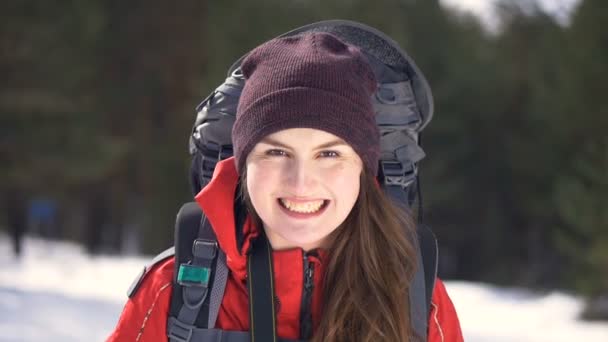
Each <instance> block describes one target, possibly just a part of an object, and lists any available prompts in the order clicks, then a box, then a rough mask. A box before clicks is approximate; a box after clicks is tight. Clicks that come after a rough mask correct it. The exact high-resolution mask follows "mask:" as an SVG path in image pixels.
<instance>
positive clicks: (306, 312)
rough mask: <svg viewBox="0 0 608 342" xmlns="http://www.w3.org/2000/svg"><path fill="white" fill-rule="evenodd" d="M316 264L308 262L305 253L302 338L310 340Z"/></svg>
mask: <svg viewBox="0 0 608 342" xmlns="http://www.w3.org/2000/svg"><path fill="white" fill-rule="evenodd" d="M314 274H315V264H314V263H312V262H310V261H309V260H308V255H307V253H304V288H303V291H302V305H301V307H300V308H301V309H300V338H301V339H304V340H309V339H310V338H311V337H312V310H311V302H312V290H313V288H314V278H313V277H314Z"/></svg>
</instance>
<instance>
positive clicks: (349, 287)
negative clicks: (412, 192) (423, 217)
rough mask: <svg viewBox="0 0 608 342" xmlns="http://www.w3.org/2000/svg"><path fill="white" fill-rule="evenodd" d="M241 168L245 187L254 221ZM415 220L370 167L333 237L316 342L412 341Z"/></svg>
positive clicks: (244, 190)
mask: <svg viewBox="0 0 608 342" xmlns="http://www.w3.org/2000/svg"><path fill="white" fill-rule="evenodd" d="M245 179H246V175H245V172H243V173H242V180H241V184H242V186H241V191H242V192H243V194H242V195H243V197H244V199H245V201H246V203H247V207H248V208H249V210H250V213H251V214H252V215H253V217H254V221H257V222H260V221H259V216H258V215H257V213H255V211H253V206H252V205H251V203H250V202H249V198H248V196H247V191H246V185H245V184H247V183H246V181H245ZM414 241H416V240H415V225H414V223H413V221H412V219H411V215H409V214H408V213H407V212H406V211H405V210H403V209H402V208H398V207H396V206H395V205H394V204H393V202H392V201H391V200H390V199H389V198H388V197H387V196H386V195H385V194H384V193H383V191H382V189H380V187H379V186H378V184H377V183H376V178H375V177H374V176H371V175H370V174H369V173H368V172H366V171H365V170H364V171H363V172H362V173H361V187H360V191H359V196H358V198H357V201H356V203H355V205H354V207H353V209H352V210H351V212H350V214H349V215H348V217H347V218H346V220H345V221H344V222H343V223H342V224H341V225H340V227H338V228H337V229H336V230H335V231H334V232H333V233H332V234H331V236H330V243H329V247H328V251H329V257H328V260H324V262H325V263H327V266H326V273H325V275H324V281H323V307H322V313H321V320H320V322H319V326H318V327H317V329H316V331H315V334H314V337H313V338H312V340H311V341H312V342H320V341H324V342H326V341H331V342H342V341H364V342H371V341H374V342H376V341H390V342H395V341H399V342H401V341H411V340H412V334H413V330H412V327H411V324H410V311H409V286H410V282H411V279H412V278H413V275H414V271H415V267H416V264H417V260H416V255H417V254H416V246H415V245H414Z"/></svg>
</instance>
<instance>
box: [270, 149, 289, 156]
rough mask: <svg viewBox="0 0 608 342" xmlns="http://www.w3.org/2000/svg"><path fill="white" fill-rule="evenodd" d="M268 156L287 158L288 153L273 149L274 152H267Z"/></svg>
mask: <svg viewBox="0 0 608 342" xmlns="http://www.w3.org/2000/svg"><path fill="white" fill-rule="evenodd" d="M266 155H267V156H271V157H281V156H286V155H287V152H285V151H283V150H279V149H272V150H268V151H266Z"/></svg>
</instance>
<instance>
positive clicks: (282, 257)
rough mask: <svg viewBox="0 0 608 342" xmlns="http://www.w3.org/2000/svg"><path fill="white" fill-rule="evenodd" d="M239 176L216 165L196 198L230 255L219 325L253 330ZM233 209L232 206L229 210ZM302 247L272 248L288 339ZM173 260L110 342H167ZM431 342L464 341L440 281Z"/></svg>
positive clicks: (317, 275)
mask: <svg viewBox="0 0 608 342" xmlns="http://www.w3.org/2000/svg"><path fill="white" fill-rule="evenodd" d="M237 181H238V174H237V172H236V168H235V166H234V159H233V158H230V159H227V160H225V161H222V162H220V163H218V165H217V167H216V169H215V173H214V175H213V179H212V181H211V182H210V183H209V185H207V186H206V187H205V188H204V189H203V190H202V191H201V192H200V193H199V194H198V195H197V196H196V201H197V202H198V204H199V205H200V206H201V208H202V209H203V211H204V212H205V214H206V216H207V218H208V219H209V221H210V223H211V225H212V227H213V229H214V231H215V234H216V236H217V238H218V243H219V246H220V248H221V249H222V250H223V251H224V253H226V263H227V265H228V268H229V269H230V271H231V272H230V275H229V277H228V281H227V284H226V290H225V294H224V299H223V301H222V304H221V307H220V310H219V314H218V318H217V323H216V328H219V329H223V330H237V331H248V330H249V313H248V311H249V300H248V295H247V292H248V291H247V286H246V283H245V275H246V274H247V272H246V261H247V259H246V254H245V253H244V251H246V250H247V248H248V246H249V243H250V241H251V239H252V238H253V237H255V236H256V235H257V234H256V232H255V229H253V227H252V225H251V224H250V223H249V220H247V222H246V223H245V225H244V228H243V233H244V236H245V237H246V238H245V243H244V244H243V246H242V248H241V249H240V250H239V248H238V247H237V240H236V229H235V223H234V213H233V210H232V208H233V200H234V197H233V196H234V192H235V190H236V186H237ZM227 208H229V209H227ZM303 253H304V252H303V250H302V249H299V248H294V249H290V250H281V251H273V262H274V263H273V266H274V279H275V292H276V295H277V297H278V302H279V305H278V307H279V309H278V313H277V333H278V335H279V337H281V338H286V339H297V338H299V332H300V305H301V297H302V292H303V291H302V287H303V282H304V281H303V269H304V265H303V257H304V254H303ZM307 257H308V260H309V261H310V262H312V263H314V264H315V272H314V276H313V277H314V282H315V285H314V289H321V288H322V286H321V275H322V274H323V269H324V264H323V262H322V259H323V258H322V257H313V256H307ZM173 266H174V259H173V258H170V259H167V260H165V261H164V262H162V263H160V264H158V265H156V266H154V268H153V269H152V270H151V271H150V272H149V273H148V274H147V275H146V276H145V278H144V279H143V281H142V284H141V286H140V288H139V290H138V291H137V293H136V294H135V295H134V296H133V297H132V298H130V299H129V300H128V302H127V304H126V305H125V307H124V309H123V312H122V315H121V316H120V320H119V321H118V325H117V326H116V329H115V330H114V332H113V333H112V335H111V336H110V337H109V339H108V341H117V342H123V341H124V342H126V341H142V342H153V341H167V331H166V327H167V317H168V315H169V309H170V308H169V307H170V300H171V289H172V279H173ZM320 308H321V291H314V290H313V299H312V312H313V327H314V328H316V327H317V325H318V323H319V318H320V314H321V312H320ZM428 341H430V342H460V341H463V338H462V333H461V330H460V324H459V322H458V317H457V315H456V311H455V309H454V305H453V304H452V302H451V300H450V298H449V297H448V294H447V292H446V289H445V287H444V285H443V283H442V282H441V280H439V279H437V282H436V283H435V289H434V291H433V297H432V301H431V312H430V316H429V336H428Z"/></svg>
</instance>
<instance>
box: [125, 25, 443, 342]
mask: <svg viewBox="0 0 608 342" xmlns="http://www.w3.org/2000/svg"><path fill="white" fill-rule="evenodd" d="M311 31H321V32H328V33H331V34H334V35H336V36H337V37H339V38H340V39H342V40H343V41H345V42H347V43H350V44H352V45H355V46H357V47H359V48H360V49H361V50H362V52H363V53H364V54H365V55H366V56H367V58H368V60H369V61H370V64H371V66H372V69H373V70H374V73H375V75H376V78H377V80H378V81H379V88H378V90H377V91H376V94H375V95H374V96H373V98H372V102H373V105H374V109H375V111H376V122H377V124H378V127H379V128H380V133H381V152H382V153H381V157H380V165H379V166H380V167H379V176H378V180H379V183H380V185H381V187H382V188H383V190H384V191H385V192H386V193H387V194H388V195H389V196H390V198H391V199H392V200H393V201H394V202H395V203H396V204H398V205H401V206H406V207H413V206H414V204H415V202H416V201H418V220H419V223H418V225H417V229H416V231H417V237H418V261H419V262H418V267H417V271H416V273H415V276H414V279H413V282H412V286H411V288H410V313H411V317H412V322H411V324H412V327H413V329H414V333H415V334H416V336H418V337H419V338H420V339H421V340H424V341H426V340H427V333H428V331H427V329H428V327H427V325H428V316H429V313H430V304H431V296H432V293H433V288H434V284H435V279H436V277H437V261H438V247H437V240H436V238H435V236H434V235H433V233H432V231H431V230H430V229H429V228H428V227H426V226H425V225H424V224H423V223H422V205H421V198H420V197H421V196H420V183H419V179H418V168H417V164H418V162H419V161H420V160H421V159H422V158H424V156H425V154H424V152H423V150H422V148H421V147H420V140H421V137H420V132H421V131H422V129H423V128H424V127H425V126H426V125H427V124H428V123H429V122H430V120H431V118H432V113H433V99H432V95H431V91H430V87H429V85H428V83H427V81H426V80H425V78H424V76H423V75H422V73H421V72H420V70H419V69H418V68H417V67H416V65H415V64H414V62H413V60H412V59H411V58H410V57H409V56H408V55H407V54H406V53H405V52H404V51H403V50H402V49H401V48H400V47H399V46H398V44H397V43H396V42H394V41H393V40H392V39H391V38H389V37H388V36H386V35H385V34H384V33H382V32H380V31H378V30H376V29H374V28H371V27H369V26H366V25H363V24H361V23H357V22H352V21H345V20H329V21H322V22H318V23H314V24H310V25H306V26H303V27H300V28H298V29H295V30H292V31H289V32H287V33H285V34H283V35H281V36H280V37H286V36H291V35H296V34H299V33H304V32H311ZM245 56H246V55H245ZM245 56H243V57H241V58H240V59H239V60H237V61H236V62H235V63H234V64H233V65H232V66H231V67H230V69H229V70H228V76H227V78H226V80H225V81H224V83H222V84H221V85H220V86H219V87H218V88H216V89H215V90H214V91H213V92H212V93H211V94H210V95H209V96H208V97H207V98H205V99H204V100H203V101H202V102H201V104H199V105H198V106H197V108H196V112H197V117H196V120H195V124H194V127H193V130H192V134H191V136H190V140H189V149H190V154H191V155H192V166H191V171H190V179H191V184H192V190H193V193H194V194H197V193H198V192H199V191H200V190H201V189H202V188H203V187H205V186H206V185H207V184H208V183H209V181H210V180H211V178H212V175H213V171H214V169H215V165H216V164H217V162H219V161H220V160H223V159H227V158H229V157H231V156H232V142H231V131H232V125H233V123H234V120H235V113H236V107H237V104H238V100H239V96H240V93H241V90H242V89H243V85H244V83H245V80H244V78H243V75H242V73H241V70H240V64H241V62H242V60H243V59H244V57H245ZM234 209H235V222H236V224H237V227H240V226H242V224H243V222H244V219H245V216H246V212H245V209H244V208H243V206H242V205H239V203H238V202H237V201H235V208H234ZM237 231H238V229H237ZM257 240H260V241H261V242H255V243H254V246H253V251H252V254H251V255H250V257H249V258H248V259H249V260H250V261H249V263H248V268H249V270H250V273H249V274H248V284H249V293H250V320H251V327H252V329H251V331H250V332H235V331H223V330H219V329H215V322H216V319H217V315H218V312H219V307H220V304H221V301H222V298H223V294H224V287H225V285H226V282H227V276H228V272H229V271H228V268H227V266H226V260H225V255H224V254H223V252H222V251H221V250H220V249H219V248H218V245H217V239H216V237H215V235H214V232H213V229H212V227H211V225H210V224H209V222H208V221H207V220H206V217H205V215H204V213H203V212H202V211H201V210H200V208H199V206H198V205H197V204H196V203H194V202H189V203H186V204H184V205H183V206H182V208H181V209H180V210H179V212H178V214H177V218H176V223H175V240H174V247H171V248H169V249H167V250H166V251H164V252H162V253H161V254H159V255H158V256H156V257H155V258H154V259H153V260H152V262H151V264H150V265H148V266H147V267H145V268H144V270H143V271H142V272H141V274H140V275H139V276H138V277H137V279H136V281H135V282H134V283H133V285H132V286H131V288H130V289H129V292H128V295H129V297H131V296H133V295H134V294H135V293H136V291H137V288H138V287H139V285H140V284H141V282H142V280H143V279H144V278H145V275H146V273H147V272H148V271H149V270H150V269H151V268H152V266H153V265H155V264H157V263H159V262H161V261H162V260H165V259H167V258H170V257H175V271H174V279H173V290H172V296H171V306H170V314H169V317H168V320H167V334H168V339H169V341H171V342H177V341H179V342H186V341H188V342H189V341H193V342H194V341H218V342H219V341H229V342H237V341H255V340H256V339H257V340H258V341H269V340H272V341H281V339H278V338H277V336H276V328H275V326H274V322H275V313H274V307H275V306H274V305H275V303H274V295H273V291H272V286H273V285H272V282H273V280H272V265H271V264H270V265H269V262H267V261H268V260H269V259H271V258H268V256H267V255H269V253H270V248H269V246H268V243H267V241H266V239H257ZM251 270H254V271H251ZM252 298H255V300H253V299H252Z"/></svg>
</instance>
